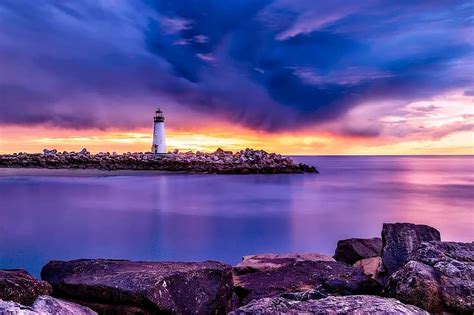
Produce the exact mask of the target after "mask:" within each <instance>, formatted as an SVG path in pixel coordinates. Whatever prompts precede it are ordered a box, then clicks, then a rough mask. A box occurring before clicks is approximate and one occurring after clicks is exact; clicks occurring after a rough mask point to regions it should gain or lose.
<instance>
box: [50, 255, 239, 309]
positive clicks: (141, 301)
mask: <svg viewBox="0 0 474 315" xmlns="http://www.w3.org/2000/svg"><path fill="white" fill-rule="evenodd" d="M41 277H42V278H43V279H45V280H47V281H48V282H49V283H51V285H52V286H53V289H54V295H55V296H58V297H62V298H65V299H68V300H73V301H75V302H77V303H79V304H81V305H86V306H89V307H90V308H92V309H93V310H96V311H98V312H99V313H106V312H112V313H113V312H115V313H136V312H141V313H145V314H152V313H157V312H170V313H187V314H189V313H193V314H211V313H224V312H226V311H228V309H229V304H230V299H231V296H232V269H231V267H230V266H228V265H224V264H222V263H218V262H211V261H207V262H202V263H174V262H134V261H127V260H103V259H83V260H73V261H51V262H49V263H48V264H47V265H46V266H44V267H43V270H42V271H41Z"/></svg>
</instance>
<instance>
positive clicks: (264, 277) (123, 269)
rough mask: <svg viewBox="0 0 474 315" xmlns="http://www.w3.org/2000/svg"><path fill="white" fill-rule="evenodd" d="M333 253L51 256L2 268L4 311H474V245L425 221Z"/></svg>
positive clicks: (391, 227)
mask: <svg viewBox="0 0 474 315" xmlns="http://www.w3.org/2000/svg"><path fill="white" fill-rule="evenodd" d="M381 236H382V237H381V238H372V239H347V240H342V241H339V242H338V244H337V247H336V250H335V255H334V256H333V257H330V256H326V255H321V254H317V253H312V254H311V253H310V254H260V255H252V256H245V257H244V258H243V259H242V261H241V262H240V263H239V264H238V265H236V266H234V267H232V266H229V265H227V264H224V263H220V262H215V261H205V262H143V261H128V260H112V259H80V260H73V261H50V262H48V263H47V264H46V265H45V266H44V267H43V269H42V271H41V278H42V280H37V279H35V278H33V277H32V276H31V275H29V274H28V273H27V272H26V271H24V270H0V314H96V313H99V314H158V313H160V314H162V313H164V314H227V313H228V314H234V315H237V314H338V313H344V314H347V313H350V314H366V313H371V314H380V313H383V314H428V312H429V313H448V314H449V313H454V314H458V313H461V314H464V313H465V314H472V313H473V312H474V243H456V242H442V241H441V237H440V234H439V232H438V231H437V230H436V229H434V228H432V227H429V226H426V225H415V224H411V223H393V224H392V223H391V224H384V225H383V229H382V235H381Z"/></svg>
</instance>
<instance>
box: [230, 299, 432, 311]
mask: <svg viewBox="0 0 474 315" xmlns="http://www.w3.org/2000/svg"><path fill="white" fill-rule="evenodd" d="M230 314H233V315H240V314H428V312H426V311H424V310H422V309H420V308H418V307H416V306H412V305H406V304H403V303H401V302H400V301H397V300H395V299H388V298H382V297H378V296H370V295H353V296H331V297H327V298H324V299H320V300H308V301H293V300H288V299H284V298H280V297H277V298H264V299H260V300H255V301H253V302H251V303H250V304H248V305H246V306H243V307H241V308H239V309H237V310H235V311H234V312H231V313H230Z"/></svg>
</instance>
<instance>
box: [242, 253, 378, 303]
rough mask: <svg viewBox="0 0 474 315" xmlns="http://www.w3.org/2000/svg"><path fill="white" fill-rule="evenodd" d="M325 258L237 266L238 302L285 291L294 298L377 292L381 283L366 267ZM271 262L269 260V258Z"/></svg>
mask: <svg viewBox="0 0 474 315" xmlns="http://www.w3.org/2000/svg"><path fill="white" fill-rule="evenodd" d="M323 259H324V260H308V261H297V262H292V263H289V264H280V266H279V267H275V266H273V267H272V268H264V269H252V268H248V267H246V266H244V267H239V266H237V267H235V268H234V271H233V273H234V286H235V288H234V291H235V293H236V295H237V297H238V302H237V303H235V304H237V305H238V306H240V305H245V304H247V303H249V302H250V301H252V300H255V299H260V298H264V297H275V296H279V295H281V294H285V296H286V297H289V298H292V299H301V298H302V296H310V297H311V298H322V297H326V296H328V295H350V294H376V293H379V292H380V290H381V287H380V285H379V284H378V283H377V282H376V281H375V280H374V279H371V278H370V277H368V276H366V275H365V274H364V273H363V272H362V270H360V269H358V268H355V267H352V266H349V265H347V264H344V263H340V262H336V261H329V260H328V259H327V256H323ZM266 263H268V261H267V262H266Z"/></svg>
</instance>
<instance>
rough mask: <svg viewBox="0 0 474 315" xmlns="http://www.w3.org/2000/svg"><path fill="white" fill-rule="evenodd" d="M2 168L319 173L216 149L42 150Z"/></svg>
mask: <svg viewBox="0 0 474 315" xmlns="http://www.w3.org/2000/svg"><path fill="white" fill-rule="evenodd" d="M0 167H8V168H49V169H98V170H108V171H111V170H154V171H167V172H185V173H215V174H282V173H318V171H317V170H316V168H315V167H314V166H309V165H306V164H303V163H295V162H294V161H293V160H292V159H291V158H290V157H286V156H282V155H281V154H276V153H267V152H265V151H263V150H253V149H248V148H247V149H245V150H241V151H239V152H236V153H232V152H231V151H224V150H222V149H217V150H216V151H215V152H213V153H203V152H195V153H194V152H186V153H180V152H179V151H177V150H175V151H174V152H169V153H168V154H163V155H157V154H153V153H151V152H135V153H130V152H128V153H123V154H117V153H115V152H114V153H109V152H105V153H103V152H100V153H97V154H91V153H90V152H89V151H87V149H82V150H81V151H79V152H66V151H64V152H58V151H57V150H48V149H45V150H43V153H22V152H20V153H13V154H3V155H0Z"/></svg>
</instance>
